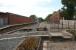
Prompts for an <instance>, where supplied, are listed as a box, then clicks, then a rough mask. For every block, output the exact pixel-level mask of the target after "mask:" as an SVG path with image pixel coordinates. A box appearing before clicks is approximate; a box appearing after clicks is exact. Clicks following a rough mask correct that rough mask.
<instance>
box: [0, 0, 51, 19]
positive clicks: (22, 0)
mask: <svg viewBox="0 0 76 50" xmlns="http://www.w3.org/2000/svg"><path fill="white" fill-rule="evenodd" d="M51 2H52V0H0V10H1V11H5V12H12V13H17V14H21V15H25V16H29V15H31V14H36V15H37V16H40V17H42V16H44V17H43V18H45V16H46V15H47V14H49V13H51V10H50V8H48V7H47V8H46V7H45V6H47V5H48V4H49V3H51ZM43 6H44V7H43Z"/></svg>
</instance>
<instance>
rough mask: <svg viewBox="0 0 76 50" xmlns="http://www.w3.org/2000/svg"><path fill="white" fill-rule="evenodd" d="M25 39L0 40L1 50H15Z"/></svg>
mask: <svg viewBox="0 0 76 50" xmlns="http://www.w3.org/2000/svg"><path fill="white" fill-rule="evenodd" d="M23 39H24V38H22V37H21V38H11V39H3V40H0V50H15V48H16V46H17V45H18V44H19V43H20V42H21V41H22V40H23Z"/></svg>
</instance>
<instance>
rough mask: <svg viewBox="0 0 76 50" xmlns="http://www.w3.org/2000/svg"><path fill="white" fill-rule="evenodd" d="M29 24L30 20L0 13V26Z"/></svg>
mask: <svg viewBox="0 0 76 50" xmlns="http://www.w3.org/2000/svg"><path fill="white" fill-rule="evenodd" d="M30 22H32V19H31V18H28V17H25V16H21V15H17V14H13V13H8V12H6V13H4V12H0V26H2V25H12V24H19V23H30Z"/></svg>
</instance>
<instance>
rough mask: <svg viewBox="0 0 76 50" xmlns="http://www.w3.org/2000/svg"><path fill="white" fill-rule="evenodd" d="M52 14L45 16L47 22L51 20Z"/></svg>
mask: <svg viewBox="0 0 76 50" xmlns="http://www.w3.org/2000/svg"><path fill="white" fill-rule="evenodd" d="M51 16H52V14H49V15H48V16H47V17H46V18H45V20H46V21H47V22H49V21H50V17H51Z"/></svg>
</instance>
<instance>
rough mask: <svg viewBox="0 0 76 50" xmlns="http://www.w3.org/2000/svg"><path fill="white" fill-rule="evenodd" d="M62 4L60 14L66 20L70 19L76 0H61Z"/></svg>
mask: <svg viewBox="0 0 76 50" xmlns="http://www.w3.org/2000/svg"><path fill="white" fill-rule="evenodd" d="M62 4H63V5H64V7H63V8H62V13H61V14H62V16H63V17H64V18H65V19H67V20H72V19H73V16H74V13H75V7H76V0H62ZM65 7H66V8H65Z"/></svg>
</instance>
